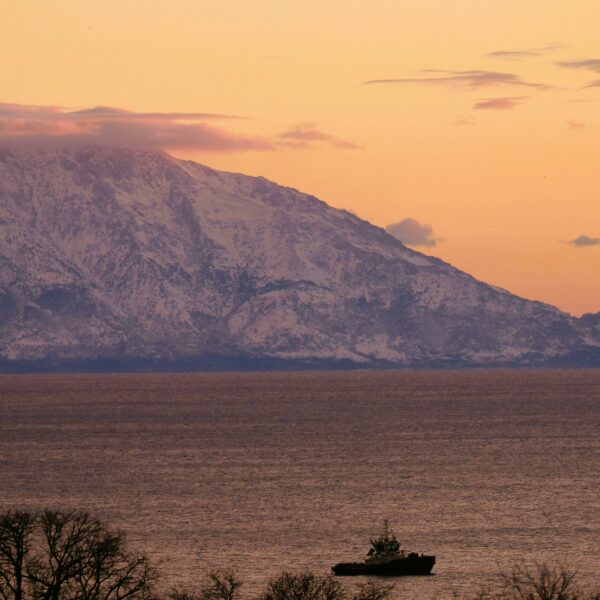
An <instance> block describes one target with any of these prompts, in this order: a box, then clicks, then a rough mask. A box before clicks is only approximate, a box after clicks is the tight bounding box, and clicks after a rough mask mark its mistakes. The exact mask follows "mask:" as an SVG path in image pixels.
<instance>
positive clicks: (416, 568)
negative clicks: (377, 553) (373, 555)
mask: <svg viewBox="0 0 600 600" xmlns="http://www.w3.org/2000/svg"><path fill="white" fill-rule="evenodd" d="M434 564H435V556H418V555H415V556H405V557H402V558H396V559H394V560H390V561H386V562H382V563H367V562H362V563H338V564H337V565H335V566H333V567H332V568H331V570H332V571H333V572H334V573H335V574H336V575H383V576H386V577H399V576H402V575H429V574H430V573H431V569H433V565H434Z"/></svg>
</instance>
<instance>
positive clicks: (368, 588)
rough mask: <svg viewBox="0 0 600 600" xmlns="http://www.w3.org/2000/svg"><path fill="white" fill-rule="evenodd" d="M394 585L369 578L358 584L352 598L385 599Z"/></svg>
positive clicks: (360, 599)
mask: <svg viewBox="0 0 600 600" xmlns="http://www.w3.org/2000/svg"><path fill="white" fill-rule="evenodd" d="M394 587H395V586H394V585H392V584H390V585H387V584H385V583H381V582H379V581H372V580H369V581H367V582H366V583H362V584H360V585H359V587H358V590H357V591H356V592H355V593H354V594H353V595H352V600H387V598H389V597H390V595H391V593H392V592H393V591H394Z"/></svg>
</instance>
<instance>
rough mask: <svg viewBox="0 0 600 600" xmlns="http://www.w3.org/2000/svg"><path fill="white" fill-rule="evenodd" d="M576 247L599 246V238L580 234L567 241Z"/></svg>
mask: <svg viewBox="0 0 600 600" xmlns="http://www.w3.org/2000/svg"><path fill="white" fill-rule="evenodd" d="M569 244H571V245H572V246H575V247H576V248H586V247H589V246H600V238H597V237H596V238H594V237H590V236H589V235H580V236H579V237H576V238H575V239H574V240H571V241H570V242H569Z"/></svg>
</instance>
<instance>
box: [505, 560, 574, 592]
mask: <svg viewBox="0 0 600 600" xmlns="http://www.w3.org/2000/svg"><path fill="white" fill-rule="evenodd" d="M575 577H576V574H575V572H573V571H569V570H567V569H565V568H564V567H549V566H548V565H541V566H539V567H537V569H536V570H534V571H532V570H530V569H528V568H527V567H525V566H522V565H519V566H516V567H515V568H513V570H512V571H511V572H510V573H509V574H508V575H503V576H502V578H503V592H504V594H506V595H507V597H508V598H511V599H514V600H578V599H579V598H581V596H580V593H579V591H578V590H577V589H576V587H575Z"/></svg>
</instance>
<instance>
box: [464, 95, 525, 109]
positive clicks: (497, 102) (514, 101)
mask: <svg viewBox="0 0 600 600" xmlns="http://www.w3.org/2000/svg"><path fill="white" fill-rule="evenodd" d="M523 100H527V96H508V97H504V98H482V99H480V100H478V101H477V102H476V103H475V104H474V105H473V109H475V110H513V109H514V108H515V107H516V106H518V105H519V104H522V103H523Z"/></svg>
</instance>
